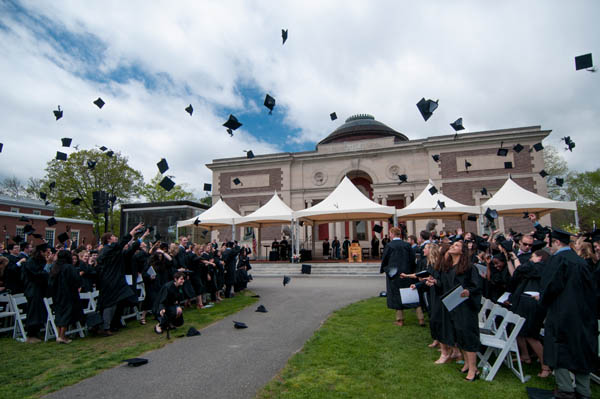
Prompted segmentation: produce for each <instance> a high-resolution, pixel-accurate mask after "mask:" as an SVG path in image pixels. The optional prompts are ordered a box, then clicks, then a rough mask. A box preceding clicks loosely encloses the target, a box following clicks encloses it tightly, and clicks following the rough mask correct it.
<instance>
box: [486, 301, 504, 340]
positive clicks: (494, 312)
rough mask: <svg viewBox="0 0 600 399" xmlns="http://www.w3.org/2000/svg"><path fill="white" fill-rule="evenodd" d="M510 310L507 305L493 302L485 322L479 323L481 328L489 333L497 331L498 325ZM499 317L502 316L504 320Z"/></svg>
mask: <svg viewBox="0 0 600 399" xmlns="http://www.w3.org/2000/svg"><path fill="white" fill-rule="evenodd" d="M509 312H510V311H509V310H508V309H506V308H505V307H503V306H501V305H498V304H497V303H493V302H492V309H491V310H490V312H489V314H488V315H487V318H486V319H485V321H484V322H483V324H481V323H480V324H479V329H480V330H483V331H486V332H488V333H489V331H491V332H492V333H495V332H496V330H497V329H498V326H499V325H500V324H501V323H502V321H504V318H505V317H506V315H507V314H508V313H509ZM498 318H501V319H502V320H500V321H498Z"/></svg>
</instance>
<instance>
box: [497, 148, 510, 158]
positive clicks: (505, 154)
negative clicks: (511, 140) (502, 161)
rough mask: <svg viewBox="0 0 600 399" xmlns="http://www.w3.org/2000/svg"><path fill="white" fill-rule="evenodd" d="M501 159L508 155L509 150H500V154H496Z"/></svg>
mask: <svg viewBox="0 0 600 399" xmlns="http://www.w3.org/2000/svg"><path fill="white" fill-rule="evenodd" d="M496 155H498V156H499V157H505V156H507V155H508V148H498V152H497V153H496Z"/></svg>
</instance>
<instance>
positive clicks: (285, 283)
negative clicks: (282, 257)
mask: <svg viewBox="0 0 600 399" xmlns="http://www.w3.org/2000/svg"><path fill="white" fill-rule="evenodd" d="M291 280H292V278H291V277H288V276H283V286H284V287H285V286H286V285H288V284H289V283H290V281H291Z"/></svg>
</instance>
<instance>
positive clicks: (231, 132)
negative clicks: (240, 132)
mask: <svg viewBox="0 0 600 399" xmlns="http://www.w3.org/2000/svg"><path fill="white" fill-rule="evenodd" d="M227 134H229V136H231V137H233V130H231V129H230V128H227Z"/></svg>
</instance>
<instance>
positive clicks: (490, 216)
mask: <svg viewBox="0 0 600 399" xmlns="http://www.w3.org/2000/svg"><path fill="white" fill-rule="evenodd" d="M483 216H485V217H486V219H487V220H489V221H490V222H493V221H494V219H497V218H498V212H497V211H496V210H495V209H492V208H488V209H486V211H485V213H484V215H483Z"/></svg>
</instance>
